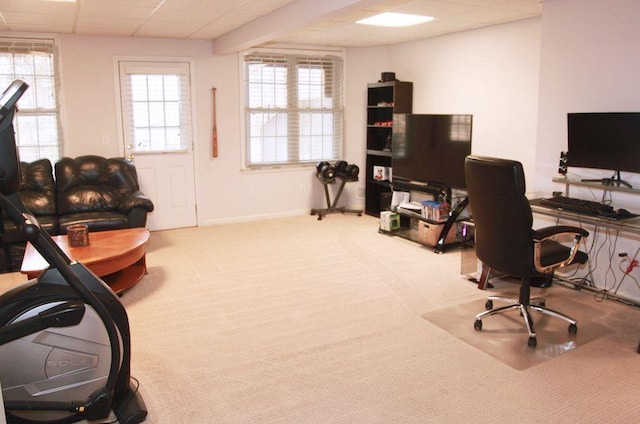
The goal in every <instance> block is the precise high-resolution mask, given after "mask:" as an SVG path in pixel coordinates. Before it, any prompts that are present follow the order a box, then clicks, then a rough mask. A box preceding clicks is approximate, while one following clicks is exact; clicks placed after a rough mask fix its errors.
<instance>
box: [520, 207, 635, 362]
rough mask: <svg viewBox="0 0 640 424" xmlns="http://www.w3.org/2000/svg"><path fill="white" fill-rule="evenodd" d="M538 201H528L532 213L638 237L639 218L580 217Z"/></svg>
mask: <svg viewBox="0 0 640 424" xmlns="http://www.w3.org/2000/svg"><path fill="white" fill-rule="evenodd" d="M540 200H541V199H530V200H529V204H530V205H531V211H532V212H533V213H537V214H540V215H546V216H550V217H553V218H557V219H566V220H570V221H575V222H578V223H584V224H589V225H593V226H598V227H604V228H611V229H613V230H615V231H617V232H618V233H619V234H624V233H627V234H636V235H640V217H635V218H627V219H617V220H616V219H610V218H601V217H597V216H588V215H581V214H577V213H575V212H570V211H566V210H561V209H555V208H550V207H548V206H543V205H541V204H540ZM556 278H557V277H556ZM560 280H561V279H560ZM607 296H608V297H611V298H614V299H616V298H618V296H617V295H614V294H607ZM622 300H623V301H625V302H627V303H633V304H635V305H636V306H640V305H638V303H637V302H635V301H633V300H629V299H622ZM638 353H639V354H640V343H639V344H638Z"/></svg>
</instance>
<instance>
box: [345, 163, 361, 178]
mask: <svg viewBox="0 0 640 424" xmlns="http://www.w3.org/2000/svg"><path fill="white" fill-rule="evenodd" d="M359 173H360V168H358V165H356V164H355V163H352V164H349V165H347V167H346V168H345V169H344V175H346V176H347V177H351V178H356V177H357V176H358V174H359Z"/></svg>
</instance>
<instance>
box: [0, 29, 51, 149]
mask: <svg viewBox="0 0 640 424" xmlns="http://www.w3.org/2000/svg"><path fill="white" fill-rule="evenodd" d="M57 69H58V53H57V48H56V45H55V43H54V42H53V40H48V39H7V38H4V39H2V38H0V91H4V90H5V89H6V88H7V87H8V86H9V85H10V84H11V82H12V81H14V80H15V79H21V80H23V81H24V82H26V83H27V84H29V89H28V90H27V91H26V92H25V93H24V94H23V96H22V97H21V98H20V100H19V101H18V105H17V106H18V110H19V113H18V114H16V117H15V121H14V126H15V131H16V144H17V145H18V151H19V154H20V160H22V161H24V162H33V161H35V160H37V159H44V158H48V159H49V160H51V161H52V162H55V161H57V160H58V159H59V158H60V156H61V154H62V144H63V141H62V126H61V120H60V104H59V101H58V99H59V96H58V89H59V86H60V84H59V77H58V72H57Z"/></svg>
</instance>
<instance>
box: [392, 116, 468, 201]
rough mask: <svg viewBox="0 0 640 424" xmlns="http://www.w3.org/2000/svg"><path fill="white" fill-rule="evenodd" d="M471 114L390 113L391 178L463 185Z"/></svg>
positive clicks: (403, 180) (421, 182) (415, 181)
mask: <svg viewBox="0 0 640 424" xmlns="http://www.w3.org/2000/svg"><path fill="white" fill-rule="evenodd" d="M472 127H473V115H432V114H394V116H393V137H392V138H393V146H392V147H393V148H392V151H393V154H392V164H391V167H392V169H393V174H392V178H393V181H402V182H413V183H420V184H436V185H441V186H444V187H447V188H461V189H464V188H466V183H465V176H464V160H465V158H466V157H467V156H468V155H470V154H471V132H472Z"/></svg>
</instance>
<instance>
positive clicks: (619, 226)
mask: <svg viewBox="0 0 640 424" xmlns="http://www.w3.org/2000/svg"><path fill="white" fill-rule="evenodd" d="M540 200H541V199H539V198H536V199H530V200H529V204H530V205H531V211H532V212H533V213H537V214H540V215H546V216H550V217H553V218H557V219H566V220H570V221H575V222H578V223H583V224H590V225H594V226H598V227H604V228H611V229H613V230H616V231H618V232H619V233H621V234H624V233H627V234H638V235H640V216H638V217H635V218H627V219H611V218H603V217H599V216H590V215H581V214H579V213H575V212H571V211H567V210H563V209H555V208H552V207H549V206H544V205H541V204H540Z"/></svg>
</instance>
